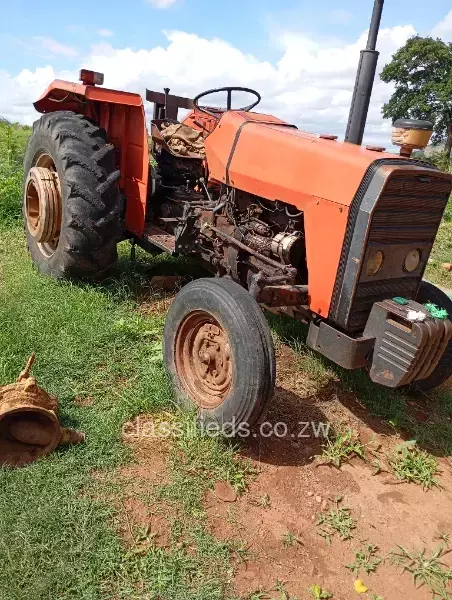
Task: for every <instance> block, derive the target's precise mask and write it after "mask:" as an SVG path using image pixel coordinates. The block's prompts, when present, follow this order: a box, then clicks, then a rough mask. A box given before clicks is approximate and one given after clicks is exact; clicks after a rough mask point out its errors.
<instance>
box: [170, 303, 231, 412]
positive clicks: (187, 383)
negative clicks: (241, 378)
mask: <svg viewBox="0 0 452 600" xmlns="http://www.w3.org/2000/svg"><path fill="white" fill-rule="evenodd" d="M175 358H176V368H177V372H178V375H179V377H180V379H181V382H182V384H183V386H184V388H185V389H186V391H187V393H188V394H189V395H190V397H191V398H192V399H193V401H194V402H195V403H196V404H197V405H198V406H200V407H201V408H207V409H212V408H216V407H217V406H219V405H220V404H222V402H223V401H224V400H225V398H226V396H227V395H228V393H229V390H230V387H231V383H232V362H231V349H230V345H229V339H228V337H227V334H226V332H225V331H224V329H223V328H222V327H221V326H220V324H219V323H218V322H217V321H216V320H215V319H214V318H213V317H212V316H211V315H209V314H207V313H204V312H200V311H197V312H194V313H191V314H190V315H188V316H187V317H186V318H185V320H184V321H183V323H182V325H181V327H180V329H179V332H178V335H177V338H176V357H175Z"/></svg>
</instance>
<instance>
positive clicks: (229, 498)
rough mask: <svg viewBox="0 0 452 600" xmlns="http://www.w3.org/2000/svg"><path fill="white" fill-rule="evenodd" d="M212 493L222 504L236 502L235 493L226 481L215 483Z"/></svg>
mask: <svg viewBox="0 0 452 600" xmlns="http://www.w3.org/2000/svg"><path fill="white" fill-rule="evenodd" d="M213 493H214V495H215V496H216V498H218V500H222V501H223V502H235V501H236V500H237V492H236V491H235V490H234V488H233V487H232V485H231V484H230V483H228V482H227V481H217V482H216V484H215V488H214V491H213Z"/></svg>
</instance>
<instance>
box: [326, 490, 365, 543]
mask: <svg viewBox="0 0 452 600" xmlns="http://www.w3.org/2000/svg"><path fill="white" fill-rule="evenodd" d="M341 501H342V498H341V497H340V496H339V497H337V498H336V508H330V510H329V511H328V512H326V513H320V514H319V516H318V518H317V523H316V525H317V533H318V535H320V537H323V538H324V540H325V541H326V543H327V544H328V546H331V543H332V540H333V537H334V536H336V534H337V535H338V536H339V538H340V539H341V540H342V541H344V540H349V539H350V538H352V537H353V536H352V530H353V529H355V528H356V521H355V520H354V519H353V517H352V516H351V511H350V509H349V508H347V507H345V506H341V507H340V506H339V503H340V502H341Z"/></svg>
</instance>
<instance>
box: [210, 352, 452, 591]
mask: <svg viewBox="0 0 452 600" xmlns="http://www.w3.org/2000/svg"><path fill="white" fill-rule="evenodd" d="M281 352H282V354H281ZM282 357H283V358H284V365H283V369H281V368H279V372H278V385H277V388H276V394H275V398H274V402H273V403H272V406H271V408H270V410H269V411H268V414H267V417H266V419H267V420H268V421H269V422H272V423H274V422H276V421H277V420H281V421H283V420H284V421H286V422H289V423H291V424H292V429H290V428H289V431H288V435H286V436H284V437H282V438H281V437H275V436H271V437H262V436H260V435H256V437H251V438H250V439H249V440H248V442H247V444H246V446H245V448H244V450H243V453H244V454H245V455H246V456H249V457H250V458H252V459H253V460H254V461H255V465H256V466H257V468H258V470H259V475H258V477H257V479H256V481H254V482H253V483H252V484H251V485H250V488H249V490H248V491H247V493H246V494H245V495H244V496H242V497H241V498H239V499H238V500H237V502H235V503H234V504H233V505H231V504H225V503H224V502H221V501H219V500H218V499H217V498H215V496H214V495H213V494H209V495H208V497H207V499H206V509H207V512H208V518H209V523H210V527H211V529H212V532H213V533H214V534H215V535H216V536H217V537H219V538H220V539H231V538H232V539H237V540H239V541H240V542H241V543H242V544H243V545H245V546H246V547H247V548H248V551H249V559H248V560H246V561H245V562H243V563H242V564H241V565H240V566H239V567H238V571H237V575H236V586H237V591H238V593H239V594H240V595H241V596H242V597H247V595H249V594H250V593H252V592H255V591H256V590H265V591H268V590H271V589H272V588H273V587H274V585H275V582H276V580H279V581H284V582H286V590H287V591H288V592H289V593H290V595H291V597H292V595H294V596H298V597H306V593H307V591H306V590H307V588H308V587H309V586H310V585H311V584H314V583H318V584H320V585H321V586H322V587H323V588H325V589H328V590H329V591H331V592H333V593H334V598H335V599H342V600H346V599H347V600H348V599H349V598H353V597H355V596H356V597H357V595H356V592H355V591H354V589H353V583H354V580H355V579H356V576H355V575H354V574H353V573H352V572H351V571H350V570H348V569H346V568H345V565H346V564H349V563H352V562H353V560H354V557H355V552H356V550H358V549H359V548H362V547H363V546H364V545H365V544H366V543H372V544H375V545H376V546H378V547H379V549H380V550H379V554H380V555H381V556H385V555H386V554H387V552H388V551H389V550H390V549H391V548H394V547H395V546H396V545H397V544H400V545H402V546H405V547H406V548H408V549H413V548H418V549H421V548H424V547H427V548H429V549H430V548H434V547H437V546H438V544H439V542H438V540H435V536H437V534H438V533H439V532H448V533H449V532H450V533H452V493H451V490H452V474H451V473H452V471H451V468H450V466H449V465H448V463H447V461H446V460H445V459H440V465H441V470H442V473H441V477H440V480H441V484H442V486H443V487H442V489H438V488H434V489H432V490H430V491H428V492H424V491H423V490H422V488H420V487H419V486H416V485H413V484H406V483H400V482H398V481H396V480H395V479H394V477H393V476H392V475H389V474H388V473H385V472H384V471H383V472H381V473H380V474H378V475H374V474H373V472H374V470H373V467H372V465H371V464H369V463H371V462H372V461H373V460H379V462H381V464H382V466H384V465H385V464H387V462H386V455H387V454H388V453H389V452H390V451H391V450H392V449H393V448H394V447H395V446H396V445H397V444H399V443H400V442H401V441H403V438H401V437H400V436H398V435H396V434H394V430H393V429H392V428H390V427H389V426H387V425H385V424H384V423H382V422H381V421H380V420H378V419H376V418H373V417H371V416H370V415H369V413H368V412H367V411H366V409H365V408H364V407H363V406H362V405H361V404H360V402H359V400H358V399H357V398H356V397H354V396H353V395H352V394H346V393H344V392H342V393H341V395H340V397H339V396H338V393H339V392H338V386H337V385H336V382H334V381H332V382H330V383H329V384H328V385H327V386H326V387H325V388H324V389H322V390H321V391H320V392H318V393H314V394H313V393H312V391H311V390H312V387H311V384H310V382H309V381H306V380H305V379H303V377H302V376H300V374H299V373H298V374H293V371H294V370H295V369H293V363H292V365H291V366H292V368H290V367H289V368H288V367H287V361H289V364H290V361H292V360H296V357H295V356H293V353H292V351H291V350H290V349H289V348H286V347H283V348H282V350H280V359H281V358H282ZM280 365H281V363H279V365H278V366H280ZM414 408H416V409H418V410H419V411H420V412H422V414H423V413H424V412H426V410H428V409H426V407H425V406H422V405H420V406H419V407H418V406H417V405H416V407H415V406H413V409H414ZM319 421H321V422H325V423H326V422H332V423H338V422H341V423H345V424H346V425H349V426H351V427H353V428H354V429H356V430H357V431H358V432H359V435H360V439H361V441H362V442H363V443H364V444H365V445H366V446H367V448H366V449H367V453H368V463H364V462H362V461H361V460H360V459H353V460H352V461H351V462H350V463H349V464H346V465H344V466H343V467H342V469H341V470H338V469H336V468H334V467H331V466H319V465H318V462H317V461H316V460H315V455H317V454H319V453H320V452H321V444H322V441H323V440H322V439H321V438H317V437H315V436H314V435H313V432H312V430H309V429H307V430H306V433H307V434H309V435H308V437H299V436H298V435H296V433H297V431H298V432H299V431H300V423H303V424H306V423H307V422H319ZM303 426H304V425H303ZM293 434H295V436H293ZM337 496H342V497H343V500H342V505H343V506H347V507H349V508H350V509H351V514H352V516H353V518H354V519H355V520H356V523H357V526H356V529H355V530H354V531H353V538H352V539H351V540H348V541H340V540H339V539H334V540H333V542H332V546H331V547H328V545H327V544H326V542H325V541H324V539H323V538H321V537H320V536H319V535H318V533H317V527H316V521H317V518H318V514H319V512H321V511H322V512H323V511H327V510H328V509H329V508H331V507H334V506H335V503H334V500H335V498H336V497H337ZM287 534H290V535H289V536H288V535H287ZM288 540H289V541H290V543H287V542H288ZM446 561H448V558H447V557H446ZM449 562H450V561H449ZM360 577H361V578H362V579H363V580H364V582H365V584H366V585H367V587H368V588H369V591H370V592H372V593H375V594H379V595H380V596H382V597H384V598H385V599H386V600H406V598H410V600H427V599H428V598H431V593H430V592H429V591H428V590H427V589H426V588H421V589H418V590H416V589H415V588H414V586H413V583H412V578H411V576H409V575H408V574H401V572H400V571H398V570H397V569H396V568H395V567H394V566H392V565H390V564H389V562H388V561H387V562H385V563H383V564H382V565H380V567H379V568H378V570H377V573H375V574H372V575H366V574H365V573H361V574H360ZM278 597H279V596H278ZM363 597H368V596H363Z"/></svg>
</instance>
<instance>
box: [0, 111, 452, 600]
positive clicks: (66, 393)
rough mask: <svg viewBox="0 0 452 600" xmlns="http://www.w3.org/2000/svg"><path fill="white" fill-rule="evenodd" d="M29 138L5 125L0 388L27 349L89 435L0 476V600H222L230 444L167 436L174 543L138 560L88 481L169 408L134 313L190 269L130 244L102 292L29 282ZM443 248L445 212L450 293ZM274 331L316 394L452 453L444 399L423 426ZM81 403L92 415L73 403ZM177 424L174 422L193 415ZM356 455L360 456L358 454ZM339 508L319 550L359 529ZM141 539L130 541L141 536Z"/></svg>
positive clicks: (227, 570) (144, 324)
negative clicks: (332, 389) (140, 302)
mask: <svg viewBox="0 0 452 600" xmlns="http://www.w3.org/2000/svg"><path fill="white" fill-rule="evenodd" d="M29 134H30V129H29V128H21V127H20V126H17V125H14V124H13V125H11V124H9V123H5V122H0V323H1V328H0V385H3V384H5V383H8V382H10V381H12V380H14V379H15V378H16V377H17V375H18V373H19V371H20V370H21V368H22V367H23V365H24V362H25V360H26V358H27V357H28V356H29V354H30V353H31V351H32V350H35V351H36V353H37V363H36V365H35V367H34V374H35V375H36V377H37V378H38V381H39V383H40V384H41V385H42V386H43V387H45V388H46V389H47V390H48V391H49V392H51V393H53V394H56V395H57V396H58V397H59V398H60V401H61V418H62V421H63V424H64V425H66V426H72V427H75V428H77V429H80V430H82V431H85V432H86V433H87V442H86V443H85V444H83V445H81V446H78V447H74V448H70V449H65V450H59V451H57V452H56V453H55V454H54V455H52V456H50V457H48V458H46V459H44V460H41V461H39V462H37V463H36V464H34V465H32V466H30V467H28V468H26V469H21V470H16V471H10V470H7V469H2V470H1V469H0V560H1V564H2V576H1V578H0V600H25V599H27V600H28V598H33V600H50V599H52V600H71V599H72V598H74V599H75V598H80V599H82V600H107V599H108V600H110V599H112V598H115V599H117V600H130V599H134V600H135V599H137V600H138V598H140V599H142V598H160V600H170V599H174V600H179V599H180V600H182V598H183V599H184V600H204V599H205V600H207V599H208V598H209V599H210V598H212V599H213V600H216V599H217V600H220V599H223V598H225V597H228V595H229V590H230V582H231V573H232V572H233V567H234V561H235V560H236V559H237V558H239V557H240V556H243V553H244V549H243V548H241V547H238V546H237V545H236V544H234V543H231V542H227V541H218V540H215V539H214V538H212V536H211V535H209V533H208V531H207V530H206V527H205V513H204V510H203V505H202V499H203V497H204V494H205V492H206V490H207V489H209V488H211V487H212V486H213V484H214V483H215V480H217V479H222V480H225V481H228V482H230V483H231V484H232V485H233V486H234V488H235V489H236V490H237V491H238V492H239V493H241V492H242V491H243V490H244V489H245V487H246V485H247V482H248V481H249V479H250V478H252V477H253V476H254V472H253V469H252V467H251V465H250V463H248V462H247V461H242V460H240V459H238V458H237V455H236V449H235V448H234V447H233V446H231V445H230V444H228V443H225V442H220V441H219V440H213V439H212V438H207V437H206V436H205V435H203V433H202V432H199V431H195V432H194V434H193V436H192V437H191V438H189V437H187V436H181V437H179V438H176V439H175V440H174V444H173V448H172V454H171V457H170V461H169V482H168V483H166V484H165V485H161V486H160V487H159V488H158V489H157V490H156V492H155V494H156V498H157V499H160V500H162V501H163V503H165V502H166V503H170V504H171V505H173V506H175V507H177V511H178V515H179V517H178V519H177V520H175V521H174V523H173V525H174V526H173V538H174V540H173V541H174V543H172V544H171V545H170V546H169V547H167V548H161V547H159V546H158V545H157V543H156V540H155V539H154V538H153V537H152V536H149V535H148V534H146V536H147V537H146V540H147V545H148V549H147V551H146V552H145V553H144V554H143V553H141V552H136V548H130V547H127V546H126V545H125V543H124V541H123V540H122V539H121V537H120V536H119V534H118V530H117V523H118V520H119V518H120V515H119V514H118V513H117V511H116V509H115V504H114V502H111V500H110V497H111V495H112V494H113V495H114V494H116V493H118V494H120V490H118V489H116V488H114V489H113V490H111V489H109V488H108V484H107V483H102V478H97V477H96V478H95V479H94V478H93V477H92V474H93V472H94V473H98V472H100V473H105V472H107V473H114V470H115V469H116V468H118V467H119V466H120V465H123V464H125V463H127V462H128V461H130V460H131V459H132V457H131V455H130V451H129V450H128V448H127V447H125V446H124V444H123V443H122V441H121V427H122V424H123V423H124V422H126V421H129V420H131V419H133V418H134V417H135V416H136V415H138V414H141V413H150V412H153V413H155V412H157V413H158V412H159V411H162V410H172V399H171V390H170V386H169V383H168V381H167V378H166V374H165V371H164V368H163V365H162V360H161V332H162V327H163V321H164V316H163V315H162V314H159V313H158V312H154V313H153V314H149V315H148V314H141V313H140V314H137V312H136V311H135V308H136V306H135V303H136V299H137V294H138V293H139V292H140V290H142V288H143V284H144V282H146V281H148V280H149V278H150V275H151V273H152V274H159V273H162V272H163V273H165V272H168V271H170V272H172V273H176V274H177V273H180V274H183V275H186V272H187V265H188V264H189V263H188V261H185V260H171V259H170V260H168V259H167V258H165V257H163V258H162V257H156V258H153V259H152V260H150V259H149V258H147V257H146V259H144V258H143V255H142V254H141V253H140V252H138V255H137V261H136V263H135V264H134V265H130V263H129V262H128V260H127V259H126V258H125V255H126V253H127V246H126V245H125V246H123V247H122V249H121V252H122V259H121V260H120V266H119V270H118V272H117V273H116V277H115V279H111V280H109V281H106V282H104V283H103V284H102V285H93V286H89V285H75V284H71V283H59V284H57V283H55V282H54V281H52V280H50V279H48V278H44V277H41V276H39V275H38V274H36V273H35V272H34V271H33V269H32V267H31V264H30V261H29V257H28V256H27V253H26V251H25V248H24V243H23V234H22V230H21V223H20V212H21V195H22V192H21V186H22V178H23V173H22V157H23V152H24V146H25V143H26V140H27V138H28V136H29ZM451 244H452V207H449V208H448V211H447V212H446V217H445V221H444V223H443V224H442V226H441V229H440V231H439V233H438V239H437V242H436V245H435V249H434V253H433V256H432V258H433V259H434V260H435V261H437V262H436V263H432V264H431V265H429V269H428V276H429V277H430V278H431V279H433V280H434V281H437V282H439V283H442V284H443V285H446V286H447V285H448V286H449V287H452V285H449V277H450V278H451V279H452V276H451V275H450V274H447V273H446V272H443V271H442V270H440V267H439V266H438V265H439V263H440V262H446V261H449V260H450V256H451V248H452V246H451ZM192 269H193V267H192V265H191V264H190V270H192ZM194 272H195V271H193V273H194ZM271 323H272V325H273V328H274V330H275V331H276V332H277V334H278V335H279V337H280V339H283V340H284V341H287V342H288V343H289V344H291V345H292V347H294V349H295V350H296V351H297V352H298V356H299V357H300V358H299V365H300V368H302V369H306V370H307V372H308V373H309V376H310V377H311V379H312V380H314V381H315V382H316V385H321V386H328V385H333V386H337V385H338V380H340V381H341V383H340V386H341V391H343V390H346V391H351V392H353V393H354V394H356V395H357V396H359V397H360V398H361V401H362V402H363V403H364V405H365V406H367V408H368V409H369V410H370V411H371V412H372V413H374V414H375V415H378V416H380V417H381V418H383V419H385V420H386V421H388V422H389V423H390V424H391V425H393V426H394V427H395V428H403V429H405V430H408V431H410V432H411V433H412V434H413V436H415V437H416V439H417V441H418V443H419V444H423V445H426V446H428V447H429V448H431V449H434V450H435V451H437V452H441V453H449V454H450V453H452V428H451V426H450V425H449V423H448V422H447V419H446V417H448V416H452V398H451V397H450V394H443V395H437V396H436V399H437V408H436V409H435V414H436V416H437V418H433V419H432V420H431V422H430V421H429V423H427V424H424V423H423V424H422V425H420V424H418V423H417V422H416V421H415V420H414V419H413V418H412V417H411V415H410V413H409V410H408V408H407V403H406V398H405V397H404V396H403V394H401V393H400V392H393V391H391V390H387V389H385V388H380V387H378V386H375V385H374V384H372V382H370V381H369V379H368V376H367V374H365V373H348V372H346V371H344V370H342V369H340V368H339V367H336V366H334V365H332V364H331V363H329V362H328V361H326V360H323V359H322V358H320V357H318V356H317V355H316V354H315V353H314V352H312V351H310V350H308V349H307V348H306V346H305V344H304V343H303V335H304V333H303V329H302V328H301V327H300V325H299V324H297V323H296V322H294V321H289V322H287V321H286V320H283V319H272V320H271ZM88 397H89V398H91V399H92V402H90V404H89V406H81V405H79V404H78V403H76V402H74V400H76V399H84V398H88ZM173 414H174V419H176V420H178V422H180V424H181V425H184V424H185V423H186V419H188V418H189V417H182V416H180V415H179V414H178V413H177V412H174V411H173ZM355 441H356V440H355ZM334 444H336V446H335V445H334ZM353 444H354V442H353V440H347V439H345V440H344V441H343V442H340V443H339V442H337V440H336V439H335V440H332V448H333V449H332V450H331V452H332V454H331V457H332V459H333V460H338V459H339V462H341V461H342V460H346V459H347V457H348V450H347V449H348V448H350V447H353ZM356 450H358V451H356ZM359 451H360V446H356V447H355V450H353V452H355V453H356V454H358V455H359ZM344 453H345V454H344ZM181 457H183V460H181ZM104 488H105V489H104ZM338 503H339V501H338V502H337V504H336V509H331V510H330V511H329V512H328V513H326V514H325V515H320V516H319V522H318V529H319V533H320V535H322V536H323V537H325V539H326V540H327V542H328V543H331V540H332V538H333V537H334V536H336V535H338V536H339V537H340V538H341V539H349V538H350V537H351V532H352V530H353V529H354V528H355V527H356V523H355V521H354V520H353V518H352V517H351V515H350V511H349V509H347V508H343V507H339V506H338ZM268 505H269V499H268V498H266V499H263V500H262V507H263V508H264V507H265V506H268ZM288 533H290V532H288ZM142 535H144V534H143V533H142V532H141V533H140V532H136V536H137V539H141V538H140V536H142ZM290 535H293V534H290ZM440 558H441V556H438V557H437V558H436V559H435V560H440ZM409 564H411V563H409ZM432 568H433V567H432ZM317 588H318V590H319V592H320V593H323V594H326V593H327V592H325V591H324V590H322V589H321V588H319V587H318V586H317ZM281 594H282V592H281ZM314 597H320V598H326V597H328V596H325V595H324V596H314Z"/></svg>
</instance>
